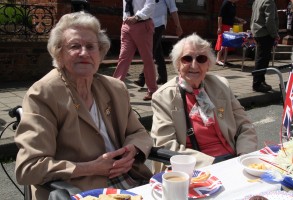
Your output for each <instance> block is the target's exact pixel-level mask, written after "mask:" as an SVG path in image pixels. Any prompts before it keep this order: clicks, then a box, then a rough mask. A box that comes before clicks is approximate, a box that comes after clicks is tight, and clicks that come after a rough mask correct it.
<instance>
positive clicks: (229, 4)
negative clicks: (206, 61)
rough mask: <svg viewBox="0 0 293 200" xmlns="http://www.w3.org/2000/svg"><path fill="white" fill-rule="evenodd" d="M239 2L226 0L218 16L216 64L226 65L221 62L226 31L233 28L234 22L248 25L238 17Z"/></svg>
mask: <svg viewBox="0 0 293 200" xmlns="http://www.w3.org/2000/svg"><path fill="white" fill-rule="evenodd" d="M238 1H239V0H224V1H223V3H222V5H221V8H220V13H219V16H218V30H217V33H218V38H217V43H216V46H215V50H216V51H218V52H217V60H216V64H217V65H221V66H223V65H224V63H223V62H222V61H221V60H222V56H223V50H224V48H223V47H222V43H223V36H222V34H223V33H224V32H225V31H229V30H230V28H233V24H234V21H235V20H237V21H238V22H239V23H241V24H246V21H245V20H244V19H241V18H239V17H236V2H238Z"/></svg>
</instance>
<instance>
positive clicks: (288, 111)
mask: <svg viewBox="0 0 293 200" xmlns="http://www.w3.org/2000/svg"><path fill="white" fill-rule="evenodd" d="M292 115H293V75H292V72H290V75H289V79H288V82H287V86H286V98H285V102H284V111H283V126H284V127H285V128H286V133H287V137H288V138H290V137H291V133H290V125H291V122H292ZM280 134H282V131H281V133H280Z"/></svg>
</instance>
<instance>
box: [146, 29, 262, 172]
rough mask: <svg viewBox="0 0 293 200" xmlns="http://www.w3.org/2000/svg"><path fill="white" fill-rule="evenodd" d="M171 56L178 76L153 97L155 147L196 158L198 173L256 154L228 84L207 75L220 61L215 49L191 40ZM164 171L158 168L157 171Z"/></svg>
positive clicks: (253, 138) (248, 127)
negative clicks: (236, 157)
mask: <svg viewBox="0 0 293 200" xmlns="http://www.w3.org/2000/svg"><path fill="white" fill-rule="evenodd" d="M170 56H171V59H172V62H173V65H174V67H175V70H176V71H178V76H176V77H174V78H173V79H172V80H170V81H169V82H167V83H166V84H164V85H163V86H162V87H160V88H159V89H158V90H157V91H156V92H155V93H154V95H153V100H152V109H153V113H154V115H153V125H152V130H151V136H152V137H153V138H154V143H155V146H157V147H164V148H166V149H170V150H173V151H178V152H180V153H185V154H192V155H194V156H195V157H196V158H197V164H196V167H203V166H206V165H210V164H212V163H215V162H219V161H222V160H226V159H229V158H232V157H235V156H238V155H241V154H246V153H249V152H252V151H255V150H256V149H257V135H256V132H255V129H254V127H253V125H252V123H251V122H250V120H249V119H248V117H247V115H246V113H245V111H244V108H243V107H242V106H241V105H240V103H239V101H238V100H237V99H236V98H235V96H234V95H233V93H232V91H231V89H230V87H229V83H228V81H227V80H226V79H225V78H223V77H219V76H216V75H211V74H207V72H208V70H209V68H210V67H211V66H213V65H214V64H215V61H216V58H215V55H214V53H213V51H212V49H211V46H210V43H208V42H207V41H206V40H203V39H202V38H201V37H199V36H198V35H196V34H192V35H190V36H188V37H186V38H183V39H181V40H180V41H179V42H178V43H177V44H176V45H175V46H174V47H173V50H172V52H171V54H170ZM161 170H164V166H163V165H161V164H159V163H154V171H155V172H158V171H161Z"/></svg>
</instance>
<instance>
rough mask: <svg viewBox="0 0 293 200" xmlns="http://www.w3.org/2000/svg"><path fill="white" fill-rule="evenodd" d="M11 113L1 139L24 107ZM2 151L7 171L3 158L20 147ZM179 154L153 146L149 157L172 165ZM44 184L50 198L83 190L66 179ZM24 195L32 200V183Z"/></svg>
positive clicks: (54, 199)
mask: <svg viewBox="0 0 293 200" xmlns="http://www.w3.org/2000/svg"><path fill="white" fill-rule="evenodd" d="M9 115H10V117H12V118H16V121H14V122H11V123H9V124H8V125H7V126H6V127H5V129H4V130H3V131H2V132H1V134H0V139H1V136H2V134H3V133H4V131H5V130H6V129H7V128H8V127H9V126H10V125H12V126H13V130H15V129H16V128H17V126H18V123H19V122H20V120H21V115H22V107H21V106H16V107H15V108H13V109H11V110H10V111H9ZM139 118H140V116H139ZM0 152H2V155H5V156H4V157H1V158H0V159H1V166H2V168H3V170H4V171H6V169H5V168H4V166H3V163H2V160H7V159H11V158H12V159H15V158H16V155H17V152H18V148H17V146H16V144H15V143H10V144H6V145H1V146H0ZM178 154H180V153H178V152H174V151H170V150H167V149H163V148H156V147H152V149H151V153H150V155H149V157H148V159H149V160H153V161H158V162H162V163H164V164H166V165H170V158H171V156H173V155H178ZM6 174H7V176H8V178H9V179H10V180H11V181H12V182H13V184H14V185H15V186H16V187H17V188H18V186H17V185H16V184H15V183H14V181H13V180H12V179H11V178H10V177H9V175H8V173H6ZM42 186H43V187H44V188H45V189H47V190H49V191H51V192H50V197H49V200H67V199H68V200H71V198H70V196H71V195H74V194H77V193H80V192H81V190H80V189H79V188H76V187H74V186H72V185H70V184H69V183H67V182H64V181H52V182H48V183H46V184H44V185H42ZM18 189H19V188H18ZM19 191H20V192H21V190H20V189H19ZM23 196H24V200H31V198H32V195H31V188H30V185H24V192H23Z"/></svg>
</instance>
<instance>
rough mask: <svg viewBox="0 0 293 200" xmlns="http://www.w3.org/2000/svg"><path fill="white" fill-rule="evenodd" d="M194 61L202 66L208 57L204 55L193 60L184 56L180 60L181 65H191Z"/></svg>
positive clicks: (188, 56)
mask: <svg viewBox="0 0 293 200" xmlns="http://www.w3.org/2000/svg"><path fill="white" fill-rule="evenodd" d="M194 59H195V60H196V62H197V63H200V64H203V63H205V62H207V60H208V57H207V56H206V55H197V56H195V58H194V57H192V56H190V55H186V56H182V57H181V59H180V60H181V62H182V63H183V64H190V63H192V61H193V60H194Z"/></svg>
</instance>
